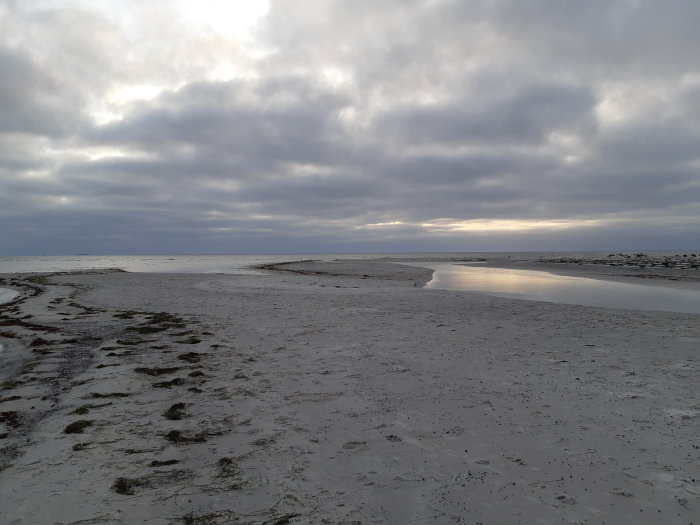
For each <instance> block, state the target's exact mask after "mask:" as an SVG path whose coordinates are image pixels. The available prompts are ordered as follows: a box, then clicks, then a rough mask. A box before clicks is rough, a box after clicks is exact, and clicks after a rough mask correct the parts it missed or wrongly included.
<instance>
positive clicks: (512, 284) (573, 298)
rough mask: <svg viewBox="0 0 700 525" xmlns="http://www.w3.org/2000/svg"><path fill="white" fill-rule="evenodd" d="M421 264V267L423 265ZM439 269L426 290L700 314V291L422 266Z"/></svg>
mask: <svg viewBox="0 0 700 525" xmlns="http://www.w3.org/2000/svg"><path fill="white" fill-rule="evenodd" d="M417 266H418V265H417ZM420 266H423V267H429V268H432V269H433V270H435V273H434V274H433V280H432V281H430V282H429V283H428V284H427V285H426V288H433V289H442V290H464V291H471V292H477V293H483V294H486V295H495V296H499V297H510V298H514V299H528V300H530V301H545V302H551V303H562V304H578V305H583V306H603V307H608V308H625V309H631V310H653V311H666V312H685V313H700V292H697V291H692V290H679V289H676V288H667V287H662V286H648V285H643V284H629V283H618V282H613V281H601V280H598V279H587V278H583V277H568V276H565V275H555V274H552V273H547V272H538V271H530V270H510V269H502V268H481V267H478V266H464V265H459V264H420Z"/></svg>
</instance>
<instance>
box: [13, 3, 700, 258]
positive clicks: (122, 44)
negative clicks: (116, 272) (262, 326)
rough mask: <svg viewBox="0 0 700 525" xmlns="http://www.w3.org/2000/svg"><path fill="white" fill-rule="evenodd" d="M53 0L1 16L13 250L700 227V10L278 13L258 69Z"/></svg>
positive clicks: (404, 240)
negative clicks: (472, 225)
mask: <svg viewBox="0 0 700 525" xmlns="http://www.w3.org/2000/svg"><path fill="white" fill-rule="evenodd" d="M44 4H45V6H48V7H45V8H43V9H35V10H32V9H30V8H29V7H27V6H26V5H25V4H22V3H12V4H8V5H9V7H8V6H5V7H2V6H0V23H4V25H5V26H6V27H8V28H9V30H8V31H7V32H6V34H4V35H2V36H0V71H2V73H3V74H2V75H0V214H1V215H2V217H3V232H2V233H1V234H0V242H1V243H2V246H4V247H9V248H3V249H5V251H6V252H7V253H10V252H12V251H13V250H15V249H14V248H12V247H13V246H21V250H24V251H30V250H29V248H28V246H32V242H31V241H26V239H35V240H36V242H35V243H34V244H33V246H35V249H39V248H36V247H37V246H42V247H45V246H47V245H52V246H54V248H53V249H54V250H58V251H60V248H59V246H60V244H61V242H65V243H68V244H70V246H71V247H73V248H71V249H73V250H77V251H91V252H95V251H111V252H119V251H122V252H124V251H139V252H144V251H148V250H149V248H151V249H154V250H157V251H165V252H168V251H169V252H173V253H174V252H183V251H190V252H192V251H200V252H201V251H208V252H222V251H223V252H225V251H249V252H250V251H268V252H269V251H305V250H312V251H313V250H316V251H345V250H343V246H345V247H346V248H347V250H349V251H352V250H355V251H363V250H368V249H374V250H378V251H383V250H391V249H405V250H420V249H437V250H449V249H470V248H471V249H537V248H552V247H561V248H562V249H565V248H586V247H588V248H598V247H603V245H605V247H606V248H607V247H614V245H615V243H616V242H618V243H623V240H625V239H627V241H624V242H628V241H629V240H630V239H633V240H634V239H636V240H637V241H639V242H641V241H644V242H649V243H650V244H651V245H653V246H649V245H644V246H639V247H640V248H646V249H648V248H650V247H654V246H655V245H654V243H659V247H661V246H660V243H661V242H662V241H663V242H665V243H669V242H671V240H672V239H674V238H675V239H677V240H678V242H679V243H686V244H687V243H688V242H689V241H688V239H689V238H691V234H690V233H689V232H692V231H693V227H694V225H695V224H696V223H697V217H698V215H699V214H700V204H699V203H700V182H699V181H700V171H699V168H698V166H699V165H700V164H699V162H700V153H699V152H700V149H699V148H698V144H700V125H698V122H700V67H698V65H697V57H696V56H695V55H696V52H695V50H697V49H699V48H700V36H699V35H700V32H698V31H697V30H696V28H695V21H696V20H697V19H698V18H700V4H697V2H681V1H671V2H668V3H663V4H661V3H656V2H648V1H635V2H632V1H620V2H604V1H602V0H601V1H599V0H594V1H592V2H559V1H556V2H554V1H545V0H535V1H533V2H514V1H506V0H496V1H467V2H458V1H447V0H445V1H437V2H435V1H419V0H415V1H411V2H404V1H401V2H391V1H387V2H381V3H378V4H377V5H372V6H371V7H368V6H367V5H364V4H362V3H358V2H351V1H349V0H347V1H346V0H338V1H333V2H327V1H318V2H316V1H305V2H295V1H275V2H272V3H271V9H270V12H269V13H268V15H267V17H266V18H264V19H263V20H262V21H261V22H260V24H259V26H258V28H257V32H256V33H255V35H254V36H255V38H254V39H253V40H254V45H255V46H257V47H255V49H254V50H253V51H251V52H250V53H248V54H246V52H245V50H244V45H243V44H241V43H240V42H238V41H232V40H227V37H226V36H222V35H211V34H200V33H198V32H197V31H199V30H198V29H197V30H195V29H194V26H189V25H187V24H188V21H187V20H186V19H181V18H177V17H175V16H174V15H173V16H172V17H168V16H166V17H163V16H159V15H160V14H162V13H166V14H168V13H171V11H172V10H174V9H175V8H174V7H172V6H171V4H169V3H167V2H164V3H162V4H161V3H158V2H156V4H157V5H158V6H160V7H158V9H161V11H157V10H156V11H154V12H153V13H155V14H153V13H150V14H148V16H146V15H143V16H141V15H139V14H138V13H142V11H139V10H138V9H137V8H136V6H137V4H135V3H129V2H125V3H121V2H116V3H114V4H110V5H112V6H113V7H114V12H112V11H111V10H110V11H104V12H98V11H97V10H94V11H90V10H89V8H88V7H86V5H89V4H85V3H83V4H82V7H81V8H80V9H78V8H74V7H70V8H69V7H68V5H71V3H70V2H68V3H67V4H65V5H64V4H61V3H58V2H51V1H47V2H45V3H44ZM156 4H154V6H155V5H156ZM139 5H140V4H139ZM22 6H24V7H22ZM139 9H140V7H139ZM154 9H155V7H154ZM172 12H174V11H172ZM137 15H138V16H137ZM149 17H150V18H149ZM125 20H126V21H127V22H124V21H125ZM155 22H157V23H155ZM144 28H145V29H147V30H144ZM214 57H215V58H214ZM219 66H222V68H223V70H225V71H230V72H229V73H227V74H226V75H225V76H226V77H227V78H226V79H221V78H216V77H217V75H218V73H216V72H217V71H218V70H219V69H220V68H219ZM224 66H225V67H224ZM227 68H228V69H227ZM133 93H136V94H135V95H133ZM143 93H146V94H145V95H144V94H143ZM488 220H493V221H532V223H533V224H536V226H533V227H532V229H531V230H527V229H521V230H519V232H518V233H517V234H515V233H513V232H508V231H498V230H487V231H471V232H470V231H468V228H467V229H465V228H466V227H465V228H462V229H460V228H459V225H460V224H462V223H468V221H488ZM547 221H550V222H551V223H552V225H553V226H551V227H548V226H546V225H547V224H548V222H547ZM567 222H568V223H570V225H569V227H568V229H566V230H562V229H561V228H558V227H557V226H556V224H561V223H567ZM451 224H452V225H456V226H455V228H456V229H455V230H451V229H450V228H451V226H450V225H451ZM592 225H598V226H592ZM644 232H650V234H649V235H644ZM652 235H653V236H655V237H652ZM22 239H24V240H22ZM596 239H597V241H596ZM577 242H578V243H579V244H578V245H577V244H576V243H577ZM629 242H631V241H629ZM469 243H477V244H476V245H474V244H472V245H470V244H469ZM499 243H500V244H499ZM528 243H530V244H529V245H528ZM596 243H598V244H596ZM86 245H88V246H86ZM90 246H92V247H90ZM183 246H188V247H189V248H188V250H184V249H183ZM294 246H296V249H294ZM630 247H631V248H634V246H630ZM17 249H19V248H17ZM42 249H44V248H42ZM620 249H622V246H620Z"/></svg>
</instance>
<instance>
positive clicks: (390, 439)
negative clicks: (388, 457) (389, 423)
mask: <svg viewBox="0 0 700 525" xmlns="http://www.w3.org/2000/svg"><path fill="white" fill-rule="evenodd" d="M386 439H387V440H388V441H392V442H394V443H398V442H399V441H403V440H402V439H401V438H400V437H399V436H395V435H394V434H389V435H388V436H386Z"/></svg>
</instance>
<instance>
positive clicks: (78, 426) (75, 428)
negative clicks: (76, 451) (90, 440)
mask: <svg viewBox="0 0 700 525" xmlns="http://www.w3.org/2000/svg"><path fill="white" fill-rule="evenodd" d="M89 426H92V421H89V420H87V419H79V420H78V421H73V422H72V423H70V424H69V425H67V426H66V428H64V429H63V433H64V434H82V433H83V431H84V430H85V429H86V428H87V427H89Z"/></svg>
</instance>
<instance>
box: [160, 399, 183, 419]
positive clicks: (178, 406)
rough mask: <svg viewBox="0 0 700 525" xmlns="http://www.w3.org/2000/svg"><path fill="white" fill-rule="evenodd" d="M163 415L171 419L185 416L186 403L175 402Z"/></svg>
mask: <svg viewBox="0 0 700 525" xmlns="http://www.w3.org/2000/svg"><path fill="white" fill-rule="evenodd" d="M163 417H165V418H166V419H171V420H174V421H176V420H179V419H182V418H183V417H185V403H175V404H174V405H172V406H171V407H170V408H169V409H168V410H166V411H165V412H163Z"/></svg>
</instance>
